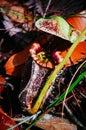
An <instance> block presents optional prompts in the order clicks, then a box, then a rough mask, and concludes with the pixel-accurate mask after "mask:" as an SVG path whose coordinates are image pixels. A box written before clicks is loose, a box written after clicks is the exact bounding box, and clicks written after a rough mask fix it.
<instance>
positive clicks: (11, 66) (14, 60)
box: [4, 47, 29, 75]
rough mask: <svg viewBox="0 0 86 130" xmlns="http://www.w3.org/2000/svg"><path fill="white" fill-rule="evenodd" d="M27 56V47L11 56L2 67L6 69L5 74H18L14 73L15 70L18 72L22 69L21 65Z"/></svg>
mask: <svg viewBox="0 0 86 130" xmlns="http://www.w3.org/2000/svg"><path fill="white" fill-rule="evenodd" d="M28 56H29V47H27V48H26V49H25V50H23V51H21V52H18V53H16V54H14V55H12V56H11V57H10V58H9V59H8V61H7V62H6V64H5V66H4V67H5V69H6V74H9V75H17V74H19V72H18V71H16V70H15V69H16V68H18V69H19V71H21V70H20V69H22V65H23V64H24V63H25V62H26V60H27V58H28ZM14 71H15V72H14Z"/></svg>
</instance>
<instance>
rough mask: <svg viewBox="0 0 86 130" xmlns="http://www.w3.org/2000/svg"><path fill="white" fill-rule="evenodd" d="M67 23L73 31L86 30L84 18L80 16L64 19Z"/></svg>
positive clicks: (85, 19)
mask: <svg viewBox="0 0 86 130" xmlns="http://www.w3.org/2000/svg"><path fill="white" fill-rule="evenodd" d="M66 20H67V22H68V23H69V24H70V25H72V26H73V27H74V28H75V29H77V30H79V31H82V30H83V29H84V28H86V18H85V17H81V16H73V17H70V18H67V19H66Z"/></svg>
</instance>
